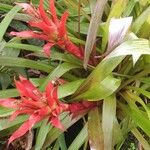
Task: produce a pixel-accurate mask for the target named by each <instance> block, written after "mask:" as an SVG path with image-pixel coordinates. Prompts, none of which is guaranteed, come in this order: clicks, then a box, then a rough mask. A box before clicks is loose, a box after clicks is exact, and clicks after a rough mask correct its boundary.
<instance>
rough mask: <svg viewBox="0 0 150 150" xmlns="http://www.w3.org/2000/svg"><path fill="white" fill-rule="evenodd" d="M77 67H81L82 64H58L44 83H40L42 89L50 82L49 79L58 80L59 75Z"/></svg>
mask: <svg viewBox="0 0 150 150" xmlns="http://www.w3.org/2000/svg"><path fill="white" fill-rule="evenodd" d="M75 68H80V66H78V65H74V64H69V63H62V64H60V65H58V66H57V67H56V68H55V69H54V70H53V71H52V72H51V73H50V74H49V75H48V76H47V77H46V79H45V80H44V82H43V83H42V85H40V89H41V90H44V89H45V87H46V85H47V84H48V82H49V81H51V80H56V79H58V78H59V77H61V76H62V75H63V74H65V73H66V72H68V71H69V70H71V69H75Z"/></svg>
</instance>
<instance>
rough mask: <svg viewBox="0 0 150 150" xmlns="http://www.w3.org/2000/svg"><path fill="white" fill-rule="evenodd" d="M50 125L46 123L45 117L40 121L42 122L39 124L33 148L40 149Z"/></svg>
mask: <svg viewBox="0 0 150 150" xmlns="http://www.w3.org/2000/svg"><path fill="white" fill-rule="evenodd" d="M50 127H51V126H50V125H49V123H48V119H45V120H43V121H42V124H41V126H40V129H39V132H38V135H37V138H36V143H35V150H41V148H42V146H43V144H44V142H45V139H46V136H47V134H48V132H49V130H50Z"/></svg>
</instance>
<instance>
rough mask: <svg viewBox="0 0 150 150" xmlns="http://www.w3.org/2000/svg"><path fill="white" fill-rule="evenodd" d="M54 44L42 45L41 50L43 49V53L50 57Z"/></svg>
mask: <svg viewBox="0 0 150 150" xmlns="http://www.w3.org/2000/svg"><path fill="white" fill-rule="evenodd" d="M54 45H55V44H54V43H47V44H45V45H44V47H43V50H44V53H45V54H46V55H47V56H48V57H50V55H51V48H52V47H53V46H54Z"/></svg>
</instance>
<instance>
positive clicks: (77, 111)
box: [69, 101, 97, 118]
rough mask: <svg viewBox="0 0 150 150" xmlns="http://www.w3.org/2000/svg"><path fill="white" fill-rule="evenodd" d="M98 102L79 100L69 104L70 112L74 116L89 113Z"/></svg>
mask: <svg viewBox="0 0 150 150" xmlns="http://www.w3.org/2000/svg"><path fill="white" fill-rule="evenodd" d="M96 105H97V104H96V103H93V102H84V101H83V102H77V103H71V104H69V112H70V113H71V115H72V118H75V117H76V116H78V115H81V114H85V113H87V112H88V111H89V110H90V109H92V108H94V107H95V106H96Z"/></svg>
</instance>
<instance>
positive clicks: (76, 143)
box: [68, 125, 88, 150]
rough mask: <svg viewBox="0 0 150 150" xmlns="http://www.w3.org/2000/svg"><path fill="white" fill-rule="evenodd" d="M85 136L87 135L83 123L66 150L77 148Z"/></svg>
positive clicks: (75, 149) (85, 126) (77, 149)
mask: <svg viewBox="0 0 150 150" xmlns="http://www.w3.org/2000/svg"><path fill="white" fill-rule="evenodd" d="M87 137H88V132H87V125H84V127H83V128H82V130H81V131H80V133H79V134H78V135H77V136H76V138H75V139H74V141H73V142H72V143H71V145H70V146H69V148H68V150H79V149H80V147H81V146H82V144H83V143H84V142H85V140H86V138H87Z"/></svg>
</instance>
